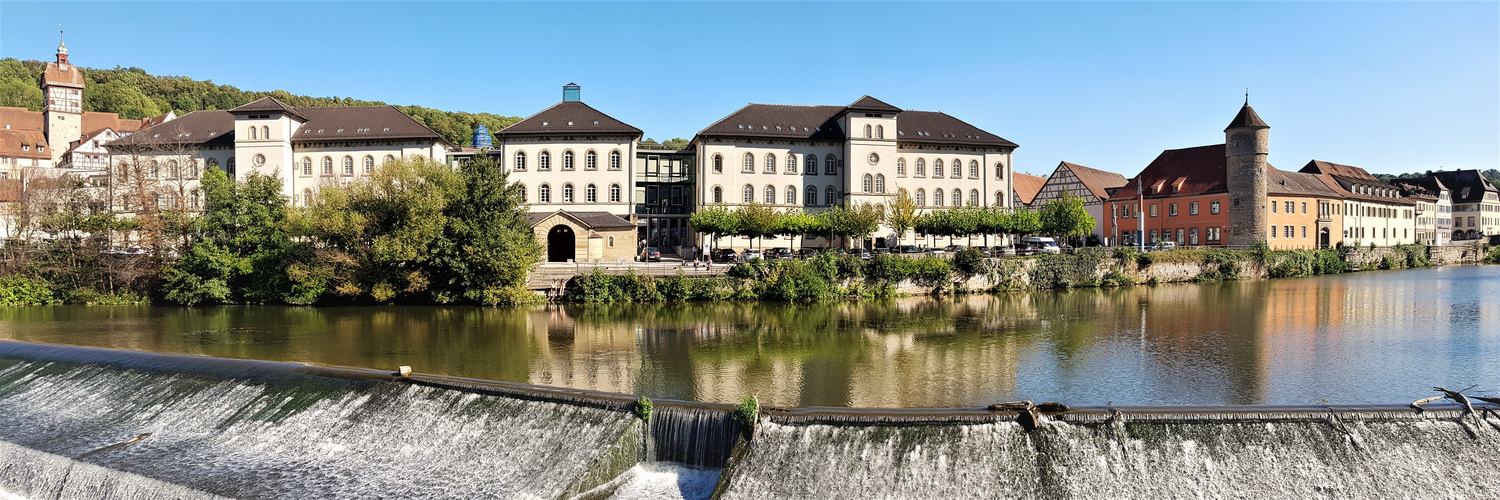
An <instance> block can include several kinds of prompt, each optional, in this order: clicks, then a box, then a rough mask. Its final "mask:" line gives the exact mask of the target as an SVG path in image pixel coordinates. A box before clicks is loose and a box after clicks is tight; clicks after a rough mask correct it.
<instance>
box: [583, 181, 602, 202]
mask: <svg viewBox="0 0 1500 500" xmlns="http://www.w3.org/2000/svg"><path fill="white" fill-rule="evenodd" d="M583 201H585V202H588V203H594V202H597V201H599V188H596V187H594V185H593V184H589V185H588V186H587V187H584V188H583Z"/></svg>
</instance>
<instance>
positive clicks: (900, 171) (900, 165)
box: [896, 158, 906, 177]
mask: <svg viewBox="0 0 1500 500" xmlns="http://www.w3.org/2000/svg"><path fill="white" fill-rule="evenodd" d="M896 175H897V176H898V177H906V158H897V159H896Z"/></svg>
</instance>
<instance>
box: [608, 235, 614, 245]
mask: <svg viewBox="0 0 1500 500" xmlns="http://www.w3.org/2000/svg"><path fill="white" fill-rule="evenodd" d="M609 246H611V247H613V246H615V237H614V236H610V237H609Z"/></svg>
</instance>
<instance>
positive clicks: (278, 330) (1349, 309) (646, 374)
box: [0, 266, 1500, 407]
mask: <svg viewBox="0 0 1500 500" xmlns="http://www.w3.org/2000/svg"><path fill="white" fill-rule="evenodd" d="M1497 297H1500V267H1494V266H1490V267H1453V268H1435V269H1424V270H1414V271H1400V272H1374V273H1360V274H1354V275H1346V276H1329V277H1320V278H1307V279H1286V280H1273V281H1244V282H1229V283H1222V284H1207V285H1164V286H1157V287H1145V286H1142V287H1131V288H1124V289H1102V290H1101V289H1091V290H1073V291H1063V292H1046V293H1016V294H1006V295H976V296H966V297H959V298H938V299H933V298H926V297H915V298H909V299H898V300H889V301H867V302H837V303H828V304H811V305H808V304H800V305H792V304H760V303H712V304H710V303H695V304H645V305H635V304H629V305H563V306H557V305H553V306H546V307H535V308H478V307H365V308H354V307H331V308H311V307H269V306H243V307H217V308H193V309H187V308H166V307H160V308H153V307H132V306H121V307H28V308H8V309H0V338H3V339H13V340H22V341H30V342H46V343H58V344H75V345H87V346H100V347H112V348H123V349H137V350H147V351H158V352H172V353H188V354H200V355H208V356H221V357H234V358H254V359H268V360H288V361H302V362H314V363H323V364H332V365H346V366H361V367H373V368H394V367H396V366H398V365H412V366H413V367H414V368H415V369H416V370H417V371H419V372H426V373H439V374H447V375H456V376H465V377H476V378H487V379H498V380H510V381H518V382H528V383H535V384H546V385H558V386H567V387H575V388H584V389H594V390H601V391H611V392H621V393H630V394H643V395H647V396H650V397H656V398H675V399H691V400H701V401H720V402H729V401H735V400H738V399H739V398H741V397H743V396H745V395H749V394H755V395H758V396H759V397H760V398H761V401H762V402H763V403H764V404H767V405H773V406H864V407H914V406H974V405H984V404H989V403H993V402H998V401H1008V400H1015V399H1023V398H1024V399H1034V400H1056V401H1064V402H1068V403H1073V404H1102V403H1104V402H1106V401H1112V402H1114V403H1116V404H1207V405H1213V404H1309V403H1320V402H1322V401H1323V400H1325V399H1326V400H1328V401H1329V402H1333V403H1339V404H1350V403H1405V402H1409V401H1411V400H1414V399H1417V398H1420V397H1423V396H1425V395H1427V394H1426V393H1427V392H1429V388H1430V387H1431V386H1434V385H1447V386H1458V387H1467V386H1469V385H1472V384H1475V383H1479V384H1481V387H1480V388H1479V389H1480V390H1489V391H1491V392H1495V391H1500V387H1489V386H1485V385H1483V384H1485V383H1490V384H1493V383H1494V381H1495V380H1497V379H1500V323H1497V321H1500V300H1497Z"/></svg>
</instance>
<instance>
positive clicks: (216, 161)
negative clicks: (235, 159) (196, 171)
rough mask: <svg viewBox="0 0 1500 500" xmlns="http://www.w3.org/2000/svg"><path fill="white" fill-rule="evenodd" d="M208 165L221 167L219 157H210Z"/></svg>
mask: <svg viewBox="0 0 1500 500" xmlns="http://www.w3.org/2000/svg"><path fill="white" fill-rule="evenodd" d="M208 166H209V168H218V167H219V159H218V158H209V159H208Z"/></svg>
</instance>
